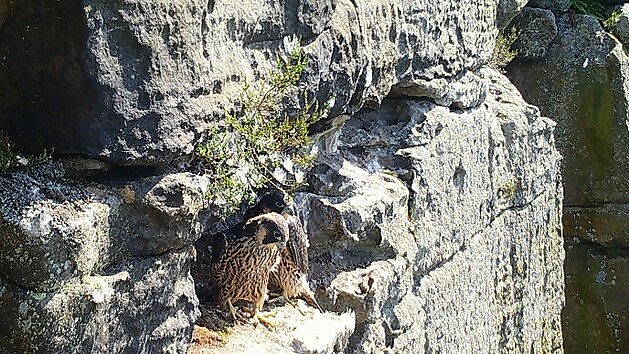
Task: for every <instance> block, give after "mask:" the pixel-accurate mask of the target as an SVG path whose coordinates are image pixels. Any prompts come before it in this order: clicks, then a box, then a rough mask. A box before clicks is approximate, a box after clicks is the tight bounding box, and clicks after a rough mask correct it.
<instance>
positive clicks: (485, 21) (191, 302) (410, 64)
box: [0, 0, 563, 353]
mask: <svg viewBox="0 0 629 354" xmlns="http://www.w3.org/2000/svg"><path fill="white" fill-rule="evenodd" d="M525 2H526V1H525V0H517V1H510V0H505V1H498V2H496V1H493V0H481V1H475V2H466V1H457V0H448V1H440V2H434V1H433V2H431V1H422V2H399V1H390V0H374V1H362V2H355V1H349V0H324V1H320V0H286V1H262V0H245V1H240V2H219V1H212V0H211V1H200V0H183V1H175V2H164V1H155V0H121V1H113V2H111V1H92V0H85V1H82V2H80V1H77V0H60V1H56V2H52V3H49V4H44V5H41V4H40V5H37V4H33V3H32V2H28V1H25V0H11V1H8V2H7V1H4V2H2V3H1V4H0V130H1V131H6V132H7V133H9V135H10V136H11V138H12V140H13V141H14V142H15V143H16V146H17V148H18V150H21V151H24V152H39V151H41V149H42V148H43V147H47V148H48V147H54V148H55V156H57V157H56V158H58V159H59V161H54V162H53V163H50V164H47V165H45V166H44V167H41V168H35V169H33V170H32V171H29V172H28V173H26V172H12V173H8V174H2V175H0V201H1V203H0V352H3V353H4V352H8V353H12V352H18V353H31V352H52V353H55V352H60V353H65V352H87V351H90V352H102V353H110V352H146V353H161V352H166V353H182V352H184V351H185V350H186V347H187V344H188V342H189V340H190V336H191V332H192V328H193V327H192V326H193V322H194V321H195V318H196V317H197V316H198V314H199V311H198V305H199V303H198V299H197V294H195V292H194V287H193V282H192V278H191V277H190V273H189V270H190V267H191V264H192V263H193V258H194V256H195V250H194V248H192V247H190V245H191V244H193V243H194V242H195V241H196V240H197V239H198V238H199V236H200V235H201V233H202V231H203V229H205V231H206V232H207V233H208V234H212V232H217V231H220V230H224V229H226V228H227V227H228V226H229V225H228V224H229V222H219V220H220V219H221V217H224V215H217V212H216V211H215V210H216V209H214V208H213V206H212V205H207V202H206V199H205V193H206V191H207V185H208V183H209V182H208V179H207V178H205V177H202V176H198V175H195V174H192V173H189V172H183V171H181V170H183V169H185V168H183V167H182V166H185V163H183V162H182V161H184V160H186V159H187V158H188V157H189V156H187V155H188V154H189V153H190V152H191V151H192V150H193V148H194V146H195V144H196V143H197V142H198V141H199V140H200V138H201V137H202V136H203V135H204V134H206V133H207V130H208V129H207V128H208V127H209V126H210V125H216V124H223V123H224V122H223V121H222V120H223V118H224V114H225V112H226V111H230V110H232V109H238V108H239V107H240V106H241V104H242V102H239V100H240V99H239V97H240V94H241V93H242V89H243V87H244V86H245V85H246V84H247V83H251V82H253V81H255V80H258V79H259V78H260V77H262V76H264V75H268V74H269V72H270V71H271V70H272V69H273V68H274V66H275V65H276V55H280V56H281V55H285V52H286V51H287V50H288V49H289V47H290V46H291V43H294V42H295V40H296V38H300V40H301V44H302V46H303V49H304V52H305V53H306V54H307V56H308V59H309V60H308V69H307V70H306V72H305V75H304V77H303V78H302V81H301V82H300V85H301V86H300V90H301V91H303V93H305V94H307V95H309V97H316V98H317V99H318V100H319V101H320V102H328V101H330V100H331V98H334V99H333V101H334V104H333V106H332V107H331V111H330V115H329V117H328V118H329V119H327V120H324V121H322V122H320V123H318V124H317V125H316V126H314V127H312V130H313V133H314V134H313V135H315V136H317V137H319V140H318V142H317V143H316V146H315V149H316V150H317V151H318V157H317V160H316V165H315V166H314V168H313V169H312V171H310V172H309V173H308V176H307V179H308V182H309V187H308V188H307V189H306V190H304V191H302V192H300V193H299V194H298V195H297V196H296V197H295V200H296V202H297V204H298V208H297V209H298V210H299V211H300V214H301V215H300V217H301V218H302V221H303V223H304V225H306V227H307V229H308V231H309V234H310V243H311V246H312V249H311V251H312V252H311V253H312V254H311V258H312V259H311V261H312V274H311V279H312V285H313V288H314V289H316V290H317V296H318V298H319V299H320V302H321V304H322V306H323V307H324V308H325V309H327V310H329V311H335V312H338V313H337V314H332V313H326V314H321V315H318V316H313V317H312V318H306V319H304V318H300V317H299V316H298V315H296V312H295V311H296V310H294V311H293V310H292V309H289V310H286V309H282V310H280V311H279V312H278V314H280V315H286V316H285V317H284V320H283V321H285V323H283V326H284V327H283V328H285V329H286V332H283V333H281V334H278V335H271V334H266V333H265V334H264V335H262V336H261V337H256V335H257V334H259V331H258V330H257V329H255V330H254V329H252V327H251V326H248V327H247V328H246V329H245V330H243V332H242V333H238V334H237V335H234V336H233V338H232V341H231V342H230V343H229V346H227V347H226V348H227V349H226V350H228V349H229V348H232V351H234V352H242V351H243V348H245V349H246V350H249V349H251V350H253V349H260V350H274V351H278V352H313V353H332V352H342V351H344V352H350V353H352V352H355V353H375V352H389V353H418V352H444V353H445V352H448V353H449V352H470V353H471V352H544V353H547V352H552V353H561V352H562V351H563V349H562V342H561V323H560V310H561V307H562V305H563V270H562V262H563V249H562V238H561V228H560V224H561V201H562V194H561V190H562V189H561V184H560V178H559V174H558V169H559V155H558V153H557V151H556V150H555V148H554V138H553V130H554V123H553V122H552V121H551V120H550V119H547V118H544V117H542V116H540V113H539V111H538V110H537V109H536V108H535V107H533V106H530V105H528V104H527V103H525V102H524V100H523V99H522V98H521V97H520V95H519V94H518V93H517V91H516V90H515V89H514V87H513V86H512V85H511V84H510V83H509V82H508V81H507V80H506V79H505V78H504V77H503V76H501V75H500V74H498V73H496V72H494V71H492V70H488V69H484V65H485V64H486V63H487V62H489V58H490V56H491V52H492V49H493V46H494V42H495V37H496V35H497V34H498V29H499V28H503V27H504V26H506V25H507V23H508V22H509V21H510V20H511V19H512V18H513V17H514V16H515V15H516V14H517V13H518V12H519V10H520V9H521V8H522V6H524V4H525ZM44 78H45V79H44ZM66 154H70V156H66ZM90 158H96V159H97V160H94V159H90ZM60 164H62V165H63V166H64V168H65V170H64V168H62V167H60ZM135 165H150V166H135ZM136 169H139V170H136ZM105 170H107V171H105ZM133 171H144V172H142V173H138V174H134V172H133ZM203 241H207V240H203ZM203 251H204V252H200V253H199V254H200V255H202V256H203V257H207V256H208V250H207V249H205V250H203ZM206 260H207V259H206ZM199 263H201V262H199ZM201 273H203V272H201ZM208 292H209V291H208ZM321 328H323V330H325V331H326V333H319V332H317V331H318V330H321ZM256 333H257V334H256ZM249 334H251V335H249ZM238 338H240V340H241V341H247V340H251V339H252V338H255V345H257V347H255V348H254V347H246V346H245V347H242V346H240V345H241V344H242V342H238ZM269 340H270V341H273V343H272V344H268V343H266V342H265V341H269ZM221 352H223V351H221Z"/></svg>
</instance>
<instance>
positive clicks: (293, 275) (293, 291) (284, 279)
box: [268, 213, 323, 312]
mask: <svg viewBox="0 0 629 354" xmlns="http://www.w3.org/2000/svg"><path fill="white" fill-rule="evenodd" d="M282 215H283V216H284V217H285V218H286V221H287V223H288V228H289V233H290V237H289V239H288V242H287V244H286V248H285V249H283V250H281V260H280V263H279V264H278V265H277V267H274V268H273V269H272V270H271V273H270V275H269V284H268V287H269V289H271V291H277V290H281V293H282V296H283V297H284V299H286V301H288V302H290V299H296V298H302V299H304V300H305V301H306V302H307V303H308V304H309V305H311V306H314V307H316V308H317V309H319V311H321V312H323V311H322V310H321V306H319V303H318V302H317V300H316V299H315V297H314V293H313V292H312V290H311V289H310V285H309V284H308V236H307V235H306V233H305V232H304V229H303V226H302V225H301V222H299V219H298V218H297V217H296V216H294V215H290V214H287V213H284V214H282Z"/></svg>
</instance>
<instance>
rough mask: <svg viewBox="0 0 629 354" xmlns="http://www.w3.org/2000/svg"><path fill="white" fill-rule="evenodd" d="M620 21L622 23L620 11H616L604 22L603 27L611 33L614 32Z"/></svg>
mask: <svg viewBox="0 0 629 354" xmlns="http://www.w3.org/2000/svg"><path fill="white" fill-rule="evenodd" d="M618 21H620V10H618V9H616V10H614V11H612V12H611V13H610V14H609V16H608V17H607V18H606V19H605V20H604V21H603V27H605V29H606V30H608V31H610V32H611V31H612V30H614V28H616V25H617V24H618Z"/></svg>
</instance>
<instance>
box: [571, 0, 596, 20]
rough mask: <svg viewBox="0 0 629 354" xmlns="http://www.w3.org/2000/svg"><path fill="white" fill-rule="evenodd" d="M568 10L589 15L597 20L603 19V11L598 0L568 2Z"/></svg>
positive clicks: (572, 0) (573, 0)
mask: <svg viewBox="0 0 629 354" xmlns="http://www.w3.org/2000/svg"><path fill="white" fill-rule="evenodd" d="M570 8H571V9H572V10H574V12H576V13H578V14H584V15H590V16H592V17H596V18H597V19H599V20H602V19H603V11H604V10H605V7H604V6H603V5H602V4H601V2H600V1H599V0H570Z"/></svg>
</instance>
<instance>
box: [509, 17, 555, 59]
mask: <svg viewBox="0 0 629 354" xmlns="http://www.w3.org/2000/svg"><path fill="white" fill-rule="evenodd" d="M509 27H510V28H508V29H507V33H509V32H510V31H515V33H516V34H517V39H516V40H515V42H514V43H513V46H512V47H513V49H514V50H516V51H517V58H518V59H541V58H544V57H546V48H547V47H548V45H549V44H550V42H551V41H552V40H553V39H555V37H556V36H557V25H556V24H555V15H554V14H553V13H552V12H551V11H548V10H543V9H534V8H530V7H525V8H524V9H523V10H522V12H521V13H520V14H518V16H516V17H515V18H514V19H513V21H512V22H511V24H510V26H509Z"/></svg>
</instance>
